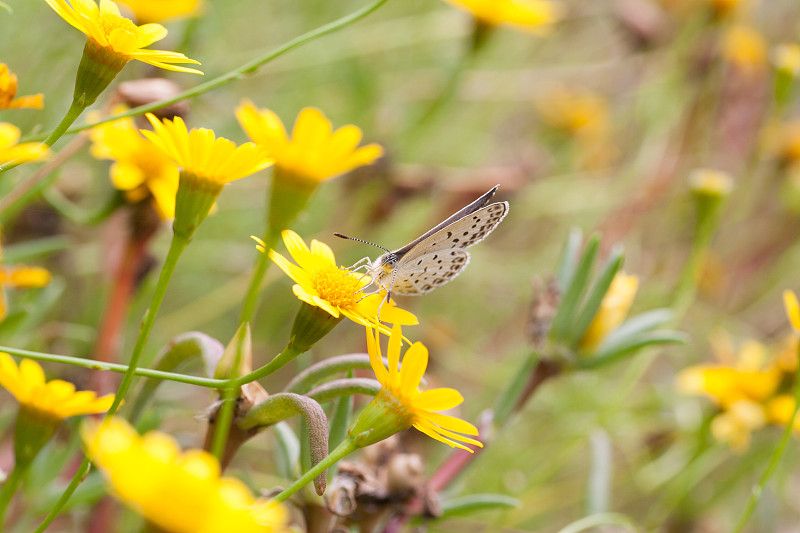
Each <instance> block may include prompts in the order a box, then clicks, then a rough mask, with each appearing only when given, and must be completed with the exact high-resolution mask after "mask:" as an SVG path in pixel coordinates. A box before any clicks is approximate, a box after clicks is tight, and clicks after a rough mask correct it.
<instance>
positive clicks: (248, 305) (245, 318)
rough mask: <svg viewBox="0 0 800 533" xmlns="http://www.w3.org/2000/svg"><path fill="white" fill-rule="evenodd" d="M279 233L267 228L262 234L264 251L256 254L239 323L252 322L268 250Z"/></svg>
mask: <svg viewBox="0 0 800 533" xmlns="http://www.w3.org/2000/svg"><path fill="white" fill-rule="evenodd" d="M279 235H280V234H279V233H276V232H275V231H274V230H273V229H272V228H268V229H267V232H266V234H265V235H264V243H265V244H266V246H265V249H266V251H265V252H264V253H263V254H262V253H259V254H258V262H257V263H256V268H255V269H254V270H253V277H251V278H250V286H249V287H248V288H247V294H246V295H245V297H244V304H243V305H242V316H241V318H239V323H240V324H244V323H245V322H252V318H253V313H254V312H255V309H256V304H257V303H258V294H259V293H260V292H261V283H262V281H264V275H265V274H266V273H267V268H269V265H270V260H269V251H270V249H272V248H274V247H275V242H276V241H277V240H278V236H279Z"/></svg>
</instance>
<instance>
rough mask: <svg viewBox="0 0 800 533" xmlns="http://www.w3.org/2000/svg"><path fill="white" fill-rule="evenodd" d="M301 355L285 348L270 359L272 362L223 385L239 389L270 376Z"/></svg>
mask: <svg viewBox="0 0 800 533" xmlns="http://www.w3.org/2000/svg"><path fill="white" fill-rule="evenodd" d="M301 353H302V352H300V351H298V350H295V349H294V348H292V347H291V346H287V347H286V348H285V349H284V350H283V351H282V352H281V353H279V354H278V355H276V356H275V357H274V358H273V359H272V361H270V362H269V363H267V364H266V365H264V366H262V367H261V368H259V369H257V370H254V371H252V372H250V373H249V374H245V375H244V376H242V377H239V378H236V379H232V380H229V381H227V382H225V384H226V385H229V386H233V387H241V386H242V385H245V384H247V383H250V382H251V381H255V380H257V379H261V378H263V377H265V376H268V375H270V374H272V373H273V372H277V371H278V370H279V369H281V368H283V367H284V366H285V365H286V364H288V363H289V362H291V361H292V360H294V359H295V358H296V357H297V356H298V355H300V354H301Z"/></svg>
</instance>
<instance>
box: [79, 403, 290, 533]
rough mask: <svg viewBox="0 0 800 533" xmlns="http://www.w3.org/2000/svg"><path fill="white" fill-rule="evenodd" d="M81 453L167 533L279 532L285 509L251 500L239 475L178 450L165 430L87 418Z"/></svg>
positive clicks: (201, 454) (204, 456)
mask: <svg viewBox="0 0 800 533" xmlns="http://www.w3.org/2000/svg"><path fill="white" fill-rule="evenodd" d="M82 433H83V442H84V445H85V446H86V453H87V455H88V456H89V457H90V458H91V460H92V462H94V463H95V464H96V465H97V466H98V467H99V468H100V470H101V471H102V472H103V474H104V475H105V477H106V479H108V481H109V483H110V484H111V486H112V487H113V489H114V495H115V497H117V498H118V499H120V500H121V501H123V502H124V503H125V504H126V505H128V506H129V507H131V508H132V509H134V510H135V511H137V512H138V513H140V514H141V515H142V516H144V517H145V518H146V519H147V520H148V521H149V522H150V523H151V524H153V525H155V526H156V527H158V528H160V529H162V530H164V531H168V532H171V533H218V532H220V531H235V532H237V533H256V532H259V533H282V532H287V533H288V531H289V527H288V512H287V510H286V509H285V508H284V507H283V506H281V505H278V504H273V503H269V502H264V501H256V500H255V499H254V498H253V495H252V494H251V492H250V490H249V489H248V488H247V487H246V486H245V485H244V484H243V483H242V482H241V481H239V480H238V479H235V478H229V477H220V466H219V463H218V462H217V460H216V459H215V458H214V456H212V455H211V454H209V453H208V452H205V451H203V450H188V451H185V452H181V450H180V447H179V446H178V444H177V443H176V442H175V440H174V439H173V438H172V437H170V436H169V435H166V434H164V433H159V432H151V433H148V434H147V435H144V436H139V434H138V433H136V430H134V429H133V428H132V427H131V426H130V425H128V423H127V422H125V421H124V420H121V419H119V418H117V417H114V418H112V419H110V420H108V421H107V422H103V423H100V422H96V421H87V423H85V424H84V427H83V432H82Z"/></svg>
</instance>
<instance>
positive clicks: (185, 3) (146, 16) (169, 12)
mask: <svg viewBox="0 0 800 533" xmlns="http://www.w3.org/2000/svg"><path fill="white" fill-rule="evenodd" d="M120 3H121V4H124V5H125V6H127V7H128V8H129V9H130V10H131V11H132V12H133V15H134V16H135V18H136V21H137V22H139V23H145V22H163V21H165V20H169V19H174V18H179V17H190V16H194V15H197V13H198V11H199V10H200V6H201V5H202V0H120Z"/></svg>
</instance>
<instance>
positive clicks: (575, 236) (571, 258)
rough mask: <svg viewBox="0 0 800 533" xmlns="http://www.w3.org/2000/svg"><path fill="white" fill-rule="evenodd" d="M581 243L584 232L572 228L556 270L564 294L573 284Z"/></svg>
mask: <svg viewBox="0 0 800 533" xmlns="http://www.w3.org/2000/svg"><path fill="white" fill-rule="evenodd" d="M581 242H583V232H582V231H581V230H580V229H579V228H572V229H571V230H570V232H569V236H568V237H567V240H566V242H565V243H564V251H563V252H561V257H560V258H559V260H558V269H557V270H556V279H557V280H558V288H559V289H560V290H561V292H562V293H563V292H564V291H565V290H566V288H567V287H568V286H569V284H570V283H571V282H572V276H573V274H574V273H575V267H576V265H577V264H578V253H579V252H580V249H581Z"/></svg>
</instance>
